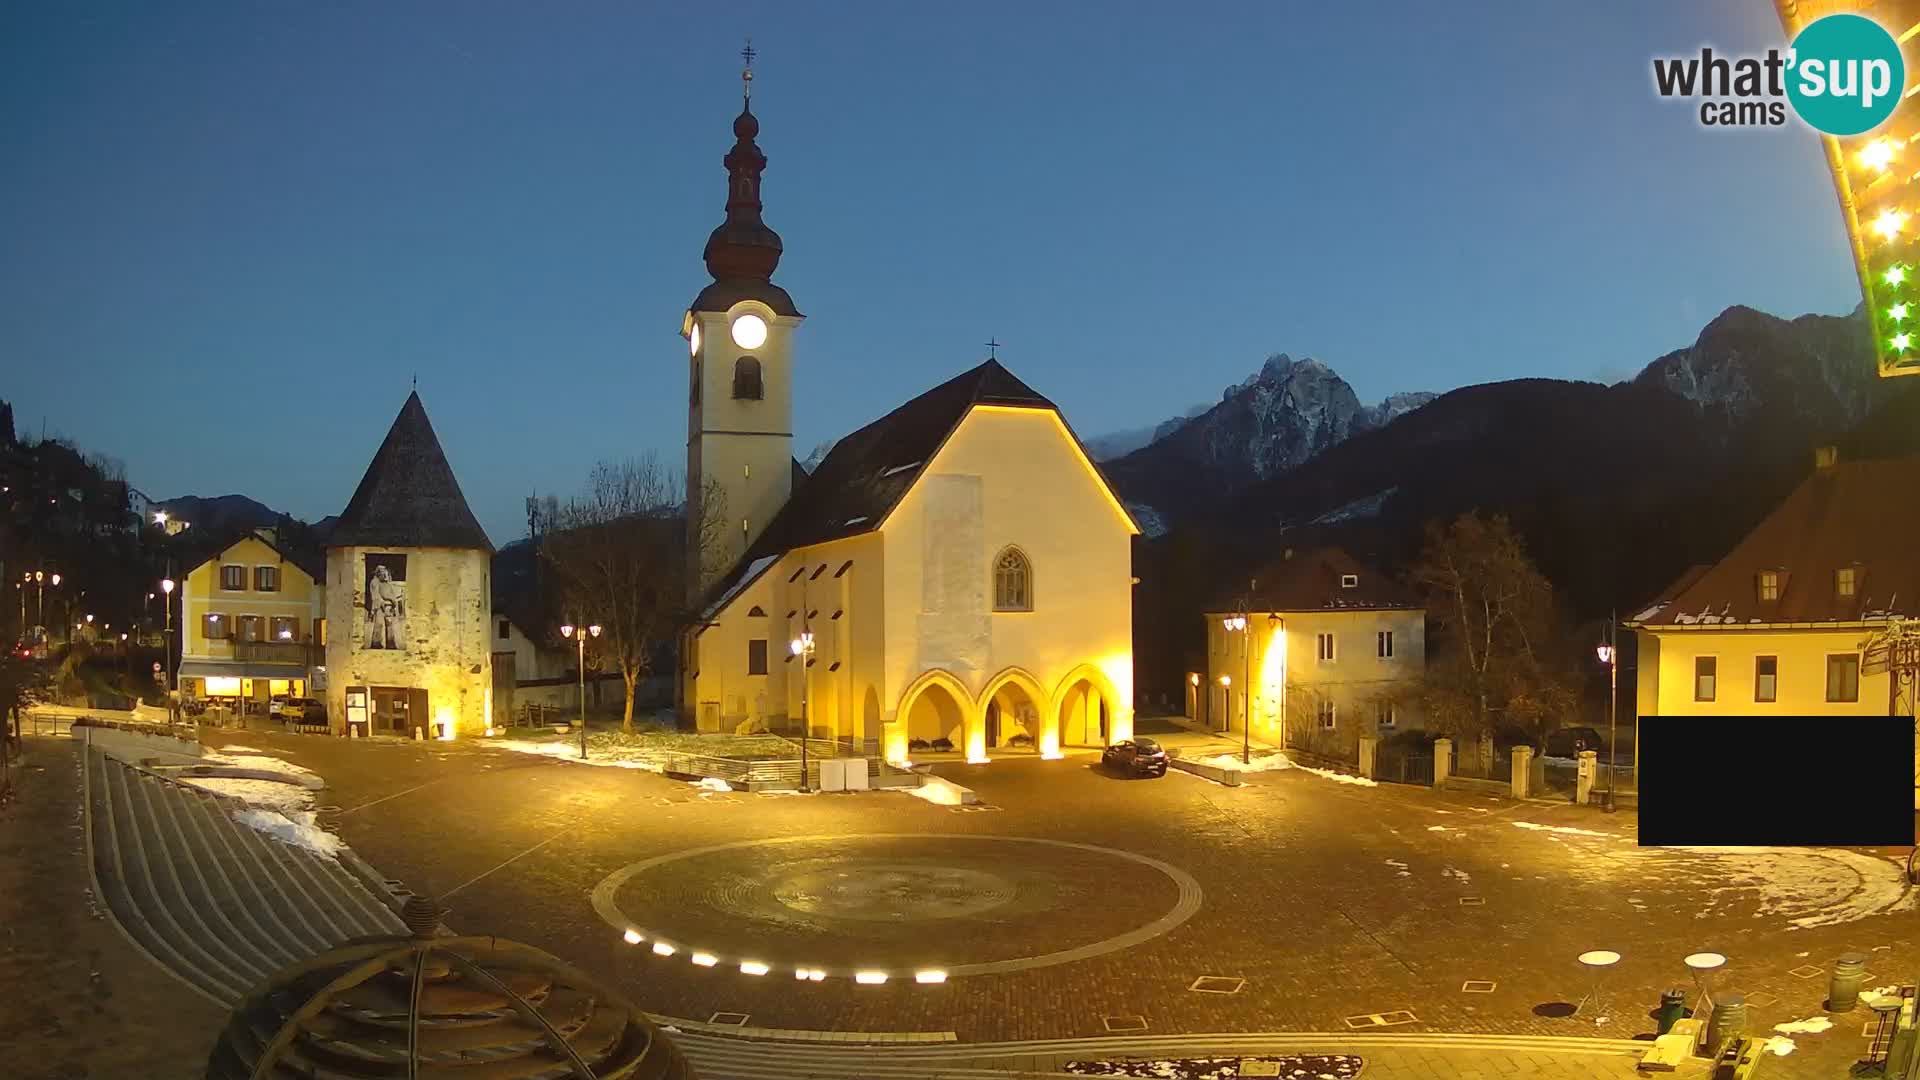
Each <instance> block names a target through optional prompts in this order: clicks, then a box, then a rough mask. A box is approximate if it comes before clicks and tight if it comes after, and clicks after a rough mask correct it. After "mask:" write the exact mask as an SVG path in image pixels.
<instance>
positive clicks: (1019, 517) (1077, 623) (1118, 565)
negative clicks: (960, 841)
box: [679, 112, 1138, 761]
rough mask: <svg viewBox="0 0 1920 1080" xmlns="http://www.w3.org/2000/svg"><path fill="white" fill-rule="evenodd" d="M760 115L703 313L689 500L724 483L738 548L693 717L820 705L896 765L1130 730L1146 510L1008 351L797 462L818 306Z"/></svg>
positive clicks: (861, 744)
mask: <svg viewBox="0 0 1920 1080" xmlns="http://www.w3.org/2000/svg"><path fill="white" fill-rule="evenodd" d="M758 131H759V123H758V121H757V120H755V118H754V117H753V115H752V113H751V112H742V113H741V115H740V117H739V118H738V119H737V120H735V121H734V134H735V136H736V139H737V141H736V143H735V144H734V146H733V149H732V151H731V152H730V153H729V154H728V155H727V157H726V165H727V169H728V173H729V176H730V180H731V183H730V186H729V194H728V200H727V218H726V221H725V223H723V224H722V225H721V226H720V227H719V228H718V229H716V230H714V232H713V235H712V237H711V238H710V239H709V240H708V242H707V249H706V263H707V269H708V271H709V272H710V273H711V274H712V276H713V279H714V280H713V283H712V284H711V285H709V286H707V287H706V289H705V290H703V291H702V292H701V293H700V295H699V297H698V298H696V299H695V301H694V303H693V304H692V305H691V308H690V310H689V311H688V313H687V315H686V318H685V320H684V322H683V324H682V332H683V334H684V335H685V336H686V338H687V340H688V348H689V354H690V366H691V374H690V379H689V383H690V386H689V395H688V432H687V465H688V468H687V482H688V499H689V505H690V506H700V505H702V502H703V500H706V499H708V497H709V496H710V495H711V494H713V493H715V492H717V493H718V494H719V495H720V499H718V500H716V501H718V502H719V503H720V504H721V505H720V506H719V507H718V508H717V509H716V510H715V511H714V512H715V513H716V514H718V515H719V516H720V517H721V520H722V523H723V527H722V528H721V530H720V535H721V538H722V539H721V540H720V544H721V546H722V550H721V551H720V552H718V553H715V554H717V556H718V557H717V558H715V557H713V555H710V556H709V557H708V562H709V565H713V566H720V567H724V568H725V569H724V570H723V571H722V572H721V573H719V574H718V575H713V576H709V577H700V576H696V580H694V581H693V582H692V583H691V586H692V590H693V596H694V597H695V608H696V611H698V612H699V613H700V614H701V616H702V617H701V621H700V623H699V625H697V626H696V627H695V628H694V629H693V630H692V631H690V632H689V634H688V635H687V637H686V638H685V639H684V640H683V643H682V648H681V671H680V685H679V699H680V705H681V709H682V712H683V715H686V716H688V717H690V718H691V720H692V722H693V723H694V724H695V726H697V727H698V729H699V730H702V731H733V730H740V729H743V728H753V727H759V726H765V727H768V728H771V729H773V730H776V731H790V732H794V733H798V731H800V730H801V727H802V725H801V720H800V718H801V716H802V715H803V714H804V715H805V717H806V721H805V727H806V729H807V730H809V731H811V732H812V733H814V734H815V735H816V736H818V737H828V738H836V739H839V740H841V741H842V742H843V744H844V745H845V746H846V747H847V748H848V749H849V750H851V751H853V752H855V753H876V752H878V753H884V754H885V755H886V756H887V757H888V758H889V759H892V760H896V761H898V760H902V759H904V758H906V757H907V756H908V755H909V754H910V753H911V752H912V751H913V750H914V749H915V747H916V745H918V746H919V747H920V748H921V749H939V748H942V745H943V741H944V743H946V744H951V746H952V748H953V749H954V750H957V751H964V752H965V753H966V754H967V755H968V756H969V757H970V758H973V759H976V760H984V759H986V758H988V756H989V755H990V754H993V753H1002V752H1004V753H1015V752H1024V753H1041V754H1044V755H1048V756H1053V755H1057V754H1059V753H1060V752H1061V748H1062V747H1064V746H1074V745H1082V746H1099V745H1104V744H1106V743H1107V742H1110V741H1116V740H1120V739H1125V738H1128V737H1130V736H1131V734H1132V724H1133V707H1132V706H1133V650H1132V540H1133V537H1134V536H1135V535H1137V533H1138V529H1137V528H1136V527H1135V525H1134V523H1133V521H1132V520H1131V518H1129V517H1128V515H1127V513H1126V511H1125V510H1123V509H1122V508H1121V505H1120V503H1119V501H1118V500H1117V499H1116V498H1115V497H1114V495H1113V492H1112V490H1111V489H1110V488H1109V487H1108V485H1107V483H1106V481H1105V480H1104V478H1103V477H1102V476H1101V475H1100V473H1099V471H1098V470H1097V469H1095V467H1094V466H1093V463H1092V461H1091V460H1090V459H1089V458H1088V457H1087V454H1086V452H1085V450H1084V449H1083V448H1082V447H1081V445H1080V442H1079V440H1078V439H1077V438H1076V437H1075V436H1074V434H1073V432H1072V431H1071V430H1070V429H1069V428H1068V426H1067V424H1066V422H1065V420H1064V419H1063V418H1062V417H1061V415H1060V411H1059V409H1058V408H1056V407H1055V406H1054V404H1053V403H1052V402H1050V401H1048V400H1047V399H1046V398H1044V397H1042V396H1041V395H1039V394H1038V393H1036V392H1035V391H1034V390H1033V389H1031V388H1030V387H1028V386H1027V385H1026V384H1025V383H1022V382H1021V381H1020V380H1019V379H1017V378H1015V377H1014V376H1013V374H1012V373H1010V372H1008V371H1007V369H1006V368H1004V367H1002V366H1001V365H1000V364H999V362H998V361H996V360H991V359H990V360H988V361H987V362H985V363H983V364H981V365H979V366H977V367H975V368H973V369H972V370H970V371H967V372H965V373H963V374H961V375H960V376H958V377H956V378H954V379H951V380H949V381H948V382H946V383H943V384H942V385H940V386H938V387H935V388H934V389H932V390H930V391H928V392H927V393H925V394H922V395H921V396H919V397H917V398H914V399H913V400H912V401H909V402H907V403H906V404H904V405H902V406H900V407H899V408H898V409H895V410H894V411H893V412H891V413H888V414H887V415H886V416H884V417H881V418H880V419H879V420H876V421H874V422H873V423H871V424H869V425H867V426H866V427H864V428H861V429H860V430H859V431H856V432H854V433H853V434H851V435H849V436H847V437H846V438H844V439H842V440H840V442H839V443H837V444H836V445H835V446H834V448H833V450H832V452H831V453H829V454H828V455H827V457H826V458H825V459H824V460H823V461H822V462H820V465H819V467H818V468H817V469H816V470H814V472H813V473H812V474H811V475H808V474H806V473H805V472H804V471H802V470H801V469H800V468H799V467H798V466H797V465H796V464H795V463H794V461H793V458H792V434H791V433H792V429H793V424H792V394H791V389H792V381H791V380H792V378H793V361H792V337H793V334H794V332H795V330H796V329H797V328H798V326H799V324H800V322H801V315H800V313H799V312H798V310H797V309H796V308H795V307H794V304H793V300H792V298H791V297H789V296H788V295H787V293H786V291H785V290H784V289H781V288H780V287H779V286H777V285H775V284H773V282H772V280H771V276H772V273H773V270H774V268H775V267H776V266H777V265H778V262H779V258H780V254H781V244H780V238H779V236H778V235H777V234H775V233H774V232H773V230H772V229H770V228H768V227H767V226H766V224H765V223H764V222H763V221H762V220H761V216H760V212H761V205H760V175H761V171H762V169H764V167H765V165H766V158H765V157H764V155H762V154H761V153H760V150H759V148H758V147H757V146H756V145H755V143H754V137H755V135H756V134H757V133H758ZM708 505H709V506H711V505H712V503H711V502H709V503H708ZM689 516H690V517H693V516H694V515H689ZM700 561H702V560H690V562H700ZM801 642H811V647H810V648H811V651H810V652H807V651H806V649H807V646H805V645H800V646H798V648H799V649H800V652H799V653H798V654H796V651H795V649H796V643H801Z"/></svg>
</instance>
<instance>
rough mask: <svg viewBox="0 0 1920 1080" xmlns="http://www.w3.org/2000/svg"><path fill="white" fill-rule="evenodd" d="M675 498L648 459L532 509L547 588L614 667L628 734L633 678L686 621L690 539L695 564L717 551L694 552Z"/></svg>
mask: <svg viewBox="0 0 1920 1080" xmlns="http://www.w3.org/2000/svg"><path fill="white" fill-rule="evenodd" d="M682 491H683V487H682V485H681V483H680V481H679V479H678V477H677V476H675V475H674V474H673V473H672V472H671V471H670V470H668V469H666V468H664V467H663V466H661V464H660V463H659V461H658V459H656V458H654V457H652V456H648V457H644V458H640V459H637V460H627V461H603V462H601V463H600V464H598V465H596V466H594V468H593V472H592V473H591V474H589V476H588V478H587V485H586V490H585V491H584V492H582V493H581V494H580V495H579V496H578V497H576V498H574V499H572V500H570V501H568V502H565V503H561V504H559V505H558V506H557V507H554V506H553V505H552V504H548V505H546V506H543V507H542V508H541V517H542V519H543V520H542V533H541V553H542V555H543V556H544V557H545V558H546V559H547V561H548V563H549V564H550V566H551V567H552V570H553V575H552V581H553V585H554V587H555V591H556V593H557V595H558V597H559V599H560V601H561V603H562V605H563V610H564V611H565V612H566V613H567V615H568V616H569V617H570V618H573V619H576V620H578V621H579V622H580V623H582V624H597V625H598V626H599V627H600V628H601V633H600V637H599V638H598V639H597V640H596V641H595V643H594V645H593V648H594V649H595V650H596V651H597V652H598V653H599V654H600V655H601V656H603V657H607V658H609V659H611V661H612V662H613V663H615V664H617V665H618V666H619V669H620V676H621V679H622V681H623V682H624V683H625V684H626V695H627V696H626V707H625V710H624V712H623V714H622V716H621V728H622V729H623V730H625V731H628V732H631V731H632V730H633V705H634V698H635V695H636V692H637V691H638V688H639V684H640V681H641V680H642V679H644V678H645V677H646V676H647V675H648V674H649V673H650V672H651V671H652V669H653V663H654V658H655V656H656V655H657V654H658V652H659V651H660V650H661V648H662V647H663V646H665V645H666V644H668V643H669V642H671V641H672V640H673V637H674V632H675V631H676V630H677V629H678V628H679V627H680V626H681V625H682V624H683V622H684V621H685V618H686V615H687V591H686V581H687V571H686V567H687V566H688V559H689V555H690V551H689V538H691V539H692V540H693V541H694V542H695V543H696V546H695V547H694V548H693V550H692V551H691V555H692V557H693V558H695V559H698V560H700V565H704V564H705V562H706V561H707V560H708V559H709V558H711V556H710V555H709V554H708V551H709V550H710V549H711V548H712V547H714V546H716V545H713V544H711V543H709V544H707V545H706V546H705V547H700V546H698V543H697V542H698V541H700V540H702V539H704V537H705V536H706V533H707V532H708V531H709V530H702V529H689V528H688V527H687V526H686V525H685V524H684V522H685V518H684V511H685V507H684V506H683V505H682V501H681V494H682ZM715 535H717V531H715Z"/></svg>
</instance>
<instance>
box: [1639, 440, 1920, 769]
mask: <svg viewBox="0 0 1920 1080" xmlns="http://www.w3.org/2000/svg"><path fill="white" fill-rule="evenodd" d="M1815 460H1816V467H1815V469H1814V471H1813V473H1812V475H1810V476H1808V477H1807V479H1806V480H1804V481H1802V482H1801V484H1800V486H1799V487H1798V488H1796V489H1794V492H1793V493H1792V494H1791V495H1789V496H1788V497H1787V499H1786V501H1785V502H1782V503H1781V504H1780V505H1779V506H1778V507H1776V508H1775V509H1774V511H1773V512H1772V513H1770V514H1768V515H1767V517H1766V518H1765V520H1763V521H1761V522H1760V524H1759V525H1757V526H1755V527H1754V529H1753V531H1752V532H1750V533H1748V534H1747V536H1746V537H1745V538H1744V539H1742V540H1741V541H1740V543H1739V544H1737V545H1735V546H1734V548H1733V550H1732V551H1731V552H1729V553H1728V554H1727V556H1726V557H1725V558H1723V559H1721V560H1720V561H1719V562H1717V563H1714V564H1712V565H1710V566H1704V567H1696V568H1695V569H1693V570H1692V571H1689V572H1688V573H1687V574H1686V575H1685V576H1683V577H1682V578H1681V579H1680V580H1679V581H1678V582H1675V583H1674V585H1673V586H1672V587H1671V588H1669V589H1668V590H1667V592H1666V594H1665V597H1664V598H1663V599H1661V600H1659V601H1657V602H1656V603H1654V604H1652V605H1650V606H1648V607H1647V608H1646V610H1644V611H1641V612H1639V613H1638V614H1636V615H1635V616H1634V617H1633V618H1632V619H1630V620H1628V621H1627V623H1626V625H1627V626H1629V627H1631V628H1633V629H1634V631H1635V632H1636V634H1637V637H1638V644H1639V660H1638V676H1639V679H1638V690H1637V695H1638V700H1637V702H1636V705H1637V709H1638V715H1641V716H1756V715H1767V714H1778V715H1781V716H1834V717H1846V716H1888V715H1905V714H1910V713H1913V712H1914V711H1915V709H1914V704H1915V701H1914V692H1915V691H1914V681H1915V672H1914V670H1913V667H1914V665H1913V660H1914V659H1915V658H1914V657H1912V656H1911V655H1910V654H1909V655H1906V656H1904V657H1902V656H1901V655H1898V654H1896V655H1895V656H1894V657H1892V658H1889V656H1888V653H1887V650H1886V648H1885V647H1884V640H1885V638H1886V635H1887V634H1888V632H1889V630H1890V629H1892V628H1894V627H1897V626H1899V625H1900V622H1901V620H1905V619H1913V618H1915V617H1917V616H1920V546H1916V541H1915V539H1914V537H1915V536H1916V534H1917V529H1920V513H1917V512H1916V511H1915V510H1914V504H1913V500H1912V498H1911V497H1910V493H1912V492H1914V491H1920V458H1906V459H1896V460H1883V461H1857V462H1847V463H1841V462H1839V461H1837V460H1836V458H1835V455H1834V453H1833V451H1832V450H1831V449H1830V448H1829V449H1823V450H1822V451H1820V452H1819V453H1818V454H1817V455H1816V459H1815ZM1897 653H1898V651H1897ZM1637 741H1638V740H1636V743H1637ZM1916 741H1917V742H1920V731H1917V732H1916ZM1915 790H1916V805H1920V776H1917V777H1916V778H1915Z"/></svg>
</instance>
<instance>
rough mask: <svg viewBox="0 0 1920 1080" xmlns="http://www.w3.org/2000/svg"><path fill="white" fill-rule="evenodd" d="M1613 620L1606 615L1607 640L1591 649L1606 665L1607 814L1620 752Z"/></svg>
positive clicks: (1635, 749)
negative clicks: (1616, 747)
mask: <svg viewBox="0 0 1920 1080" xmlns="http://www.w3.org/2000/svg"><path fill="white" fill-rule="evenodd" d="M1614 622H1615V620H1614V618H1613V616H1611V615H1609V616H1607V640H1606V641H1604V642H1602V643H1600V644H1599V645H1597V646H1595V647H1594V650H1593V653H1594V655H1595V656H1598V657H1599V658H1600V662H1601V663H1603V664H1605V665H1607V803H1606V807H1605V809H1606V812H1607V813H1609V814H1611V813H1613V812H1614V809H1615V807H1614V803H1613V772H1614V764H1615V762H1616V761H1617V760H1618V759H1619V754H1620V752H1619V751H1618V750H1616V749H1614V741H1615V736H1616V735H1617V734H1618V730H1619V729H1618V722H1619V712H1620V664H1619V663H1618V661H1619V659H1620V654H1619V652H1618V650H1616V649H1615V648H1614V640H1613V635H1614ZM1634 752H1635V753H1639V748H1638V746H1637V745H1636V747H1635V748H1634Z"/></svg>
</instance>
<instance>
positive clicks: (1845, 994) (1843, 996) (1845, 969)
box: [1827, 952, 1867, 1013]
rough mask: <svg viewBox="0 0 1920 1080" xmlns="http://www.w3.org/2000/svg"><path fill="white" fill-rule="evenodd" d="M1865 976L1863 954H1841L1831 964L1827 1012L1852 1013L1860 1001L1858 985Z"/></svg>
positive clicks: (1864, 956)
mask: <svg viewBox="0 0 1920 1080" xmlns="http://www.w3.org/2000/svg"><path fill="white" fill-rule="evenodd" d="M1866 976H1867V957H1866V954H1865V953H1857V952H1850V953H1842V954H1840V958H1839V959H1837V960H1835V961H1834V962H1833V981H1832V982H1831V983H1829V984H1828V986H1827V1011H1828V1012H1841V1013H1843V1012H1852V1011H1853V1007H1854V1005H1856V1004H1858V1003H1859V1001H1860V984H1861V982H1862V981H1864V980H1865V979H1866Z"/></svg>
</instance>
